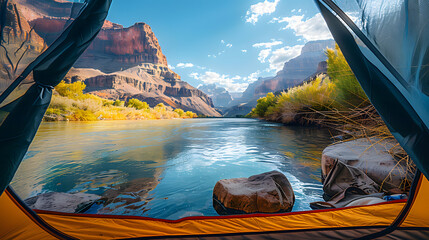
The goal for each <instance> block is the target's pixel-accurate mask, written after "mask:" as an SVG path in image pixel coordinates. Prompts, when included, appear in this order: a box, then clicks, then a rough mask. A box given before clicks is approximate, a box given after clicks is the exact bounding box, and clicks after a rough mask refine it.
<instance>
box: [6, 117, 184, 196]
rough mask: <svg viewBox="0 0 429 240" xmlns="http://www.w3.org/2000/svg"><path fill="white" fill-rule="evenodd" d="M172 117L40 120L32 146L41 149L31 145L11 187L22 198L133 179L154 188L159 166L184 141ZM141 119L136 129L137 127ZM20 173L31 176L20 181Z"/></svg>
mask: <svg viewBox="0 0 429 240" xmlns="http://www.w3.org/2000/svg"><path fill="white" fill-rule="evenodd" d="M166 122H169V123H168V124H166ZM176 122H177V124H171V123H172V122H171V121H144V122H135V121H134V122H131V121H130V122H128V121H118V122H102V123H99V124H93V123H77V124H76V123H73V124H68V123H47V124H43V125H42V126H41V128H40V130H39V133H38V136H37V138H36V140H35V142H34V144H33V146H32V149H38V150H40V149H44V151H31V150H32V149H30V151H29V154H27V157H26V159H25V160H24V164H22V166H21V167H20V169H19V172H18V174H17V176H16V177H15V179H14V180H15V181H14V182H15V183H14V186H16V189H17V191H18V192H19V194H20V195H21V197H23V198H26V197H30V196H34V195H36V194H37V193H40V192H75V191H79V192H87V193H93V194H99V195H101V194H103V192H105V191H106V190H107V189H111V188H112V187H114V186H116V185H118V184H123V183H127V182H130V181H133V180H135V179H142V182H146V183H148V182H152V183H153V184H151V185H152V188H154V186H156V183H157V182H158V181H159V179H158V178H159V176H160V175H161V173H162V170H163V168H162V166H163V165H164V164H165V163H166V161H167V160H168V159H169V158H172V157H174V156H175V155H177V154H178V153H180V152H181V151H183V147H184V146H185V145H186V144H187V140H186V139H184V138H183V137H182V136H183V135H184V132H186V131H187V130H186V128H180V127H179V125H180V120H176ZM141 123H143V124H142V126H141V128H140V127H138V126H136V125H139V124H141ZM148 123H149V124H148ZM152 123H153V125H154V126H155V127H153V128H152V127H151V126H153V125H152ZM173 123H174V122H173ZM163 125H165V126H163ZM141 135H146V136H145V137H141ZM148 136H150V137H148ZM65 146H67V147H66V150H64V149H65ZM24 178H25V179H32V181H21V179H24ZM143 179H145V180H143Z"/></svg>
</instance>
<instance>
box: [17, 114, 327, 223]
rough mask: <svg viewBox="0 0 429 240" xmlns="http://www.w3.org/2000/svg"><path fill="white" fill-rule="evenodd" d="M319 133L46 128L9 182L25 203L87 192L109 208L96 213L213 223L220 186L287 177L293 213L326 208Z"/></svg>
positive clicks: (172, 123)
mask: <svg viewBox="0 0 429 240" xmlns="http://www.w3.org/2000/svg"><path fill="white" fill-rule="evenodd" d="M329 143H330V140H329V133H328V132H327V131H326V130H322V129H309V128H300V127H285V126H282V125H280V124H274V123H266V122H260V121H257V120H251V119H193V120H165V121H164V120H163V121H111V122H109V121H106V122H103V121H101V122H94V123H78V122H69V123H44V124H42V126H41V128H40V130H39V132H38V135H37V136H36V139H35V141H34V143H33V144H32V146H31V147H30V151H29V152H28V154H27V156H26V158H25V160H24V161H23V163H22V165H21V167H20V169H19V170H18V173H17V175H16V176H15V178H14V181H13V184H12V185H13V187H14V188H15V190H16V191H17V192H18V194H19V195H20V196H21V197H22V198H27V197H30V196H35V195H37V194H39V193H42V192H51V191H54V192H86V193H93V194H98V195H102V196H104V197H107V198H108V199H109V202H108V205H107V206H106V207H105V208H103V209H101V210H100V211H99V212H100V213H109V214H127V215H139V216H149V217H157V218H168V219H177V218H181V217H186V216H196V215H205V216H210V215H217V213H216V212H215V211H214V209H213V207H212V198H211V197H212V190H213V187H214V185H215V183H216V182H217V181H218V180H220V179H224V178H235V177H248V176H251V175H254V174H259V173H262V172H266V171H271V170H279V171H281V172H283V173H284V174H285V175H286V176H287V177H288V179H289V181H290V182H291V184H292V187H293V189H294V191H295V195H296V203H295V206H294V211H299V210H308V209H309V205H308V203H309V202H312V201H316V200H321V199H320V196H321V193H322V186H321V184H320V182H319V176H320V161H319V159H320V155H321V151H322V150H323V148H324V147H326V146H327V145H328V144H329Z"/></svg>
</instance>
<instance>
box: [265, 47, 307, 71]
mask: <svg viewBox="0 0 429 240" xmlns="http://www.w3.org/2000/svg"><path fill="white" fill-rule="evenodd" d="M303 46H304V45H295V46H293V47H289V46H286V47H282V48H279V49H276V50H274V51H272V53H271V56H270V58H269V59H268V62H269V63H270V70H275V71H276V72H278V71H280V70H282V69H283V65H284V63H285V62H287V61H289V60H291V59H292V58H295V57H297V56H299V55H300V54H301V49H302V47H303Z"/></svg>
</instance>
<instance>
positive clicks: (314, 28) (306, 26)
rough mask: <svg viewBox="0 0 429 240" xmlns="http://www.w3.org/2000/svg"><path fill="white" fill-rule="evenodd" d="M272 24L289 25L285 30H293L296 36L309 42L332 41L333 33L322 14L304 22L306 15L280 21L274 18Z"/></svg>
mask: <svg viewBox="0 0 429 240" xmlns="http://www.w3.org/2000/svg"><path fill="white" fill-rule="evenodd" d="M300 10H301V9H300ZM300 10H298V12H300ZM271 22H278V23H287V25H286V27H284V28H283V30H285V29H292V30H293V31H294V32H295V35H296V36H298V37H303V38H304V39H305V40H307V41H314V40H325V39H332V35H331V32H330V31H329V29H328V27H327V26H326V23H325V20H324V19H323V17H322V15H321V14H320V13H317V14H316V15H314V16H313V17H311V18H309V19H307V20H304V15H294V16H291V17H284V18H280V19H278V18H274V19H273V20H272V21H271Z"/></svg>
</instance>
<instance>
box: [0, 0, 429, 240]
mask: <svg viewBox="0 0 429 240" xmlns="http://www.w3.org/2000/svg"><path fill="white" fill-rule="evenodd" d="M279 1H280V0H274V1H269V0H265V3H276V4H277V3H278V2H279ZM282 1H285V0H282ZM254 2H255V3H257V2H261V1H254ZM263 2H264V1H262V2H261V3H263ZM311 4H313V5H314V6H315V8H317V9H318V11H320V12H319V13H318V14H319V15H320V17H321V18H322V17H323V19H324V21H325V22H326V25H327V27H328V29H329V31H330V33H331V34H332V37H333V39H334V40H335V43H336V44H337V45H338V49H340V50H341V52H342V54H343V55H344V58H345V60H347V63H348V65H350V68H351V71H352V72H353V74H354V75H355V76H356V79H357V80H358V82H359V84H360V86H361V87H362V89H363V91H364V93H365V94H366V96H367V97H368V99H369V101H370V103H371V104H372V105H373V106H374V107H375V109H376V111H377V112H378V114H379V115H380V117H381V119H382V120H383V121H384V123H385V125H386V126H387V128H388V129H389V130H390V133H391V135H393V137H394V138H395V139H396V141H397V142H398V143H399V145H400V146H401V147H402V148H403V149H404V150H405V151H406V154H408V155H409V157H410V158H411V159H412V160H413V162H414V164H415V166H416V170H415V173H414V179H413V180H412V182H411V181H410V182H409V185H407V187H406V188H407V191H408V193H407V194H406V195H407V198H406V199H396V200H391V201H385V202H378V203H374V204H369V205H358V206H356V205H355V206H352V205H347V206H341V207H337V208H325V209H317V210H311V209H310V208H309V206H307V207H308V209H307V208H302V209H298V210H296V211H295V210H293V211H292V212H286V213H279V212H274V213H269V214H268V213H251V214H234V215H221V216H218V215H215V214H214V215H212V216H211V215H208V216H207V215H203V216H201V215H198V214H196V215H185V216H183V215H181V216H178V215H175V216H176V217H174V218H167V217H156V216H150V217H148V215H144V214H143V215H139V216H136V215H133V214H132V213H133V212H132V211H131V214H123V215H122V214H117V213H118V212H115V211H110V212H107V214H106V213H103V214H97V213H96V212H91V211H88V209H86V210H85V211H82V212H80V213H71V212H59V211H51V210H41V209H31V207H29V206H28V205H29V204H28V201H27V200H25V201H24V200H22V199H25V198H29V197H33V196H35V195H37V194H38V193H41V189H36V190H32V189H31V190H29V189H24V188H21V189H20V188H19V187H17V188H15V187H14V186H15V184H16V186H20V185H19V181H20V178H21V177H20V175H19V172H20V171H24V170H22V168H26V169H25V171H26V172H31V171H35V174H37V173H36V172H37V171H36V170H35V169H38V168H39V167H40V168H51V169H53V170H52V171H58V172H57V174H58V176H61V169H56V167H57V166H55V165H50V162H49V161H48V160H47V161H46V164H45V165H44V164H40V163H37V162H36V163H32V164H28V161H27V160H28V159H29V158H31V156H32V154H36V152H37V151H32V148H31V147H30V145H31V144H32V142H33V139H36V141H38V140H39V139H38V138H37V137H36V138H35V136H36V133H37V132H38V129H39V127H40V125H41V123H42V121H43V120H44V116H45V113H46V111H47V110H48V111H49V109H48V108H49V106H50V103H51V100H52V99H53V96H54V95H55V93H54V92H55V90H54V89H56V88H55V87H56V86H57V85H58V84H64V82H63V79H65V77H66V76H67V74H68V72H69V70H70V69H71V68H72V67H76V66H77V65H78V64H80V65H79V66H80V67H82V66H86V65H90V64H92V63H91V62H90V61H91V60H88V59H91V54H87V53H85V51H86V50H87V49H92V50H93V49H95V48H96V47H97V46H103V47H104V45H103V43H102V42H101V41H100V39H102V38H103V37H105V38H106V39H107V38H109V36H110V35H108V33H109V31H110V32H114V31H116V30H117V29H120V30H121V31H123V27H122V26H120V25H118V24H116V23H113V22H110V21H107V20H109V18H108V13H109V8H111V6H112V7H113V6H114V3H112V0H41V1H33V0H0V33H1V43H0V46H1V48H0V61H1V63H2V66H1V67H0V152H1V154H0V194H1V196H0V239H143V238H148V239H167V238H168V239H170V238H173V239H174V238H177V239H286V238H293V237H295V238H299V239H310V238H315V237H318V238H322V239H325V238H326V239H349V238H352V239H355V238H356V239H374V238H391V239H427V238H429V214H428V213H429V211H428V210H426V209H427V208H426V204H427V200H428V199H429V181H428V177H429V150H428V146H429V20H428V19H429V18H428V17H429V4H428V2H426V1H419V0H410V1H404V0H394V1H380V0H347V1H336V0H315V1H314V2H311ZM294 10H295V9H294ZM110 11H112V10H111V9H110ZM300 11H301V9H300ZM248 14H249V13H248ZM106 18H107V20H106ZM249 19H250V20H249V21H250V22H251V21H254V20H252V18H249ZM143 20H144V19H143ZM256 21H257V19H256ZM273 21H274V20H273ZM277 21H281V20H277ZM249 24H250V23H249ZM140 26H143V27H144V28H145V29H147V28H149V29H150V27H148V26H146V25H145V24H143V25H140ZM124 31H125V30H124ZM132 31H133V30H131V31H130V32H132ZM150 31H152V30H150ZM99 33H100V34H99ZM152 34H153V33H152ZM97 36H98V37H97ZM100 36H101V37H100ZM121 37H123V38H125V34H124V36H121ZM110 40H111V41H115V39H113V40H112V39H109V41H110ZM155 40H156V38H155ZM97 41H98V42H97ZM133 41H135V39H133V40H131V41H130V42H133ZM221 41H222V43H221V44H222V46H223V47H224V48H225V49H228V48H231V47H232V44H230V46H229V45H228V43H226V42H225V41H224V40H221ZM93 42H95V43H97V44H98V45H97V44H93V45H91V44H92V43H93ZM160 42H161V41H160ZM273 42H274V40H272V43H273ZM155 43H156V44H155ZM335 43H334V42H333V46H332V47H333V48H334V47H335V46H334V44H335ZM145 44H146V45H145V47H147V46H148V45H150V46H152V45H154V44H155V45H157V44H158V40H156V42H155V41H153V42H151V43H146V42H145ZM234 44H235V43H234ZM254 48H257V46H256V47H255V46H254ZM324 49H326V47H325V48H324ZM266 50H267V49H266ZM269 50H270V53H271V52H272V50H271V48H270V49H269ZM283 50H284V49H283ZM111 51H115V49H113V50H111ZM151 51H152V52H151V54H153V53H154V56H152V55H151V56H150V57H148V55H141V56H139V57H136V58H133V59H134V60H135V59H137V58H138V61H140V62H141V61H143V62H145V61H146V62H148V61H155V60H154V59H156V61H158V62H164V61H165V64H164V65H166V60H164V59H163V56H164V55H163V54H162V52H160V49H155V50H153V49H152V50H151ZM241 51H242V53H243V54H245V53H246V52H247V50H246V51H244V50H241ZM338 51H339V50H338ZM93 52H95V50H93ZM267 52H268V51H267ZM223 53H224V52H219V54H218V56H220V55H222V54H223ZM260 53H262V51H261V52H260ZM322 53H323V54H325V52H324V51H322ZM103 54H104V53H103ZM106 56H108V57H106ZM109 56H110V55H103V57H100V58H99V61H100V62H99V63H97V64H99V66H100V68H101V69H102V70H103V72H106V73H107V74H105V76H114V74H116V73H117V72H122V71H123V69H122V67H121V68H120V70H116V71H113V70H112V71H110V70H111V69H109V68H108V67H107V66H108V65H109V64H108V63H109V61H112V62H113V61H116V60H112V59H113V58H112V59H110V58H109ZM209 56H210V55H209ZM324 56H325V55H324ZM164 58H165V56H164ZM265 58H267V57H265ZM265 58H264V60H265ZM142 59H143V60H142ZM134 60H129V59H127V60H123V59H122V60H120V61H121V62H124V63H125V65H124V66H126V67H130V65H126V64H131V62H133V61H134ZM118 61H119V60H118ZM267 61H269V60H268V59H267ZM267 63H268V62H267ZM115 64H116V63H114V64H110V65H112V67H118V66H115ZM151 64H152V63H151ZM110 65H109V66H110ZM142 66H144V65H142ZM148 66H149V65H148ZM150 66H152V65H150ZM189 66H190V65H189ZM192 66H193V65H192ZM103 67H104V68H103ZM281 67H283V65H282V66H281ZM169 68H172V69H174V67H170V66H169ZM176 68H186V65H185V64H182V65H179V64H177V65H176ZM303 68H304V67H303ZM158 69H160V68H158ZM167 69H168V68H167ZM301 70H302V69H301ZM151 71H155V72H156V71H157V70H156V69H155V70H153V69H152V70H151ZM159 71H163V73H162V74H165V72H168V74H170V75H168V76H169V77H168V79H171V78H175V76H176V75H177V74H176V73H174V72H172V71H171V69H168V70H165V69H161V70H159ZM297 71H298V72H299V71H300V69H298V70H297ZM302 71H303V70H302ZM109 72H110V73H109ZM328 72H329V70H328ZM127 74H128V75H123V76H122V77H124V78H125V77H130V76H131V75H132V74H135V73H130V72H128V73H127ZM144 74H146V75H147V73H144ZM174 74H176V75H174ZM146 75H144V76H146ZM94 76H95V75H94ZM132 76H134V75H132ZM193 76H195V79H197V76H199V77H200V79H201V78H202V74H200V75H198V74H197V75H193ZM277 76H278V75H277ZM226 77H228V76H223V78H226ZM178 78H179V80H180V76H179V77H178ZM91 79H94V81H95V80H96V79H97V77H92V78H91ZM106 79H107V78H106ZM73 81H75V80H73ZM106 81H107V80H106ZM176 84H183V85H185V84H187V83H181V82H179V83H176ZM87 86H89V83H87ZM285 88H288V87H285ZM104 93H106V91H105V92H104ZM170 100H171V99H170ZM167 103H168V101H167V100H166V104H167ZM258 103H259V101H258ZM112 104H115V103H113V101H112ZM183 106H185V105H183ZM148 109H149V108H148ZM207 111H209V110H207ZM182 112H183V111H182ZM45 120H46V119H45ZM69 131H73V130H70V129H69ZM87 135H88V134H87ZM40 141H42V139H41V140H40ZM73 141H75V140H73ZM58 144H59V145H60V144H63V143H58ZM76 144H79V143H76ZM83 144H85V143H83ZM63 145H65V144H63ZM65 147H70V146H65ZM171 148H172V149H169V148H168V149H169V151H172V152H174V151H175V150H176V149H174V147H171ZM29 149H30V150H29ZM152 150H153V149H152ZM161 150H162V151H166V150H165V149H161ZM161 150H160V149H156V148H155V149H154V150H153V153H151V155H150V157H151V158H157V157H160V156H162V154H165V153H164V152H157V151H161ZM46 151H51V150H49V149H48V150H46ZM264 151H265V150H264ZM266 151H268V150H266ZM67 154H69V153H68V152H67V151H63V152H59V154H56V155H55V154H52V155H53V158H58V159H60V158H62V157H64V158H67V156H68V155H67ZM100 154H103V153H100ZM51 157H52V156H51ZM73 157H76V156H73ZM79 157H81V155H79V154H77V158H79ZM218 157H219V158H222V157H224V156H222V154H220V156H218ZM73 164H75V163H74V162H70V163H64V166H71V167H75V166H74V165H73ZM102 164H107V163H102ZM85 166H86V165H85ZM318 166H319V168H320V165H318ZM76 169H77V170H76V171H81V169H79V168H76ZM318 171H320V169H318V170H317V172H318ZM332 172H334V171H332V170H331V172H330V173H331V175H332V174H333V173H332ZM158 176H159V175H158ZM14 177H15V178H14ZM109 177H110V175H109ZM288 177H289V175H288ZM325 177H326V178H328V177H329V174H328V176H325ZM317 178H319V177H318V176H317ZM36 179H37V176H36ZM36 179H34V181H36ZM106 179H108V178H106ZM66 180H67V179H66ZM66 180H64V181H66ZM316 180H317V181H319V182H320V181H321V180H320V179H316ZM30 181H33V180H31V179H30ZM37 181H38V180H37ZM88 181H90V180H88ZM195 181H204V180H201V179H198V180H195ZM324 181H326V179H324ZM43 184H47V183H43ZM89 185H90V184H89ZM22 186H24V185H22ZM144 186H145V187H147V188H150V187H152V186H150V185H148V184H147V185H144ZM317 186H318V188H319V190H320V191H321V189H322V184H319V185H317ZM61 187H62V186H59V184H58V187H57V188H58V189H60V188H61ZM90 187H93V186H90ZM27 188H28V187H27ZM93 188H94V187H93ZM153 188H154V187H153ZM22 189H24V190H22ZM32 191H33V192H32ZM34 191H35V192H34ZM320 191H319V192H317V194H319V195H321V194H320ZM21 192H22V193H24V192H25V194H26V195H24V194H22V195H21ZM31 194H32V195H31ZM210 194H211V192H210ZM116 196H117V195H116ZM211 197H212V196H211V195H210V199H211ZM319 198H320V199H321V196H320V197H319ZM166 199H167V198H165V200H166ZM196 200H197V199H196ZM325 200H326V199H325ZM179 201H180V199H179ZM294 201H295V196H294ZM133 204H134V202H133ZM92 206H95V205H94V204H93V205H91V206H90V207H92ZM90 207H88V208H90ZM210 208H212V206H210ZM162 211H168V210H166V209H163V210H160V212H162ZM212 211H214V210H213V209H212Z"/></svg>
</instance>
